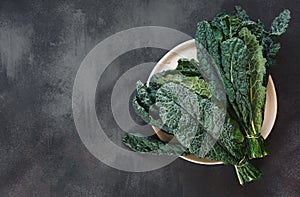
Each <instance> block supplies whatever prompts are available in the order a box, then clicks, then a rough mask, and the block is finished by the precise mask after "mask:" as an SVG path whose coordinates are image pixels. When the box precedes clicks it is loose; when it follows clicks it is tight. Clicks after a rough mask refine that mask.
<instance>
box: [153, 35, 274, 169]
mask: <svg viewBox="0 0 300 197" xmlns="http://www.w3.org/2000/svg"><path fill="white" fill-rule="evenodd" d="M196 54H197V51H196V45H195V40H194V39H193V40H188V41H186V42H183V43H181V44H179V45H177V46H176V47H175V48H173V49H172V50H171V51H169V52H168V53H167V54H166V55H165V56H164V57H162V58H161V59H160V61H159V62H158V63H157V64H156V66H155V67H154V68H153V70H152V72H151V74H150V76H149V78H148V82H149V80H150V78H151V76H152V75H153V74H155V73H158V72H161V71H163V70H169V69H175V68H176V66H177V60H178V59H180V58H188V59H192V58H193V59H197V55H196ZM276 115H277V97H276V91H275V86H274V83H273V80H272V77H271V76H270V77H269V81H268V85H267V95H266V105H265V113H264V121H263V125H262V130H261V135H262V136H263V138H264V139H266V138H267V137H268V136H269V134H270V133H271V130H272V128H273V125H274V123H275V119H276ZM153 129H154V131H155V132H156V134H157V135H158V137H159V138H160V139H161V140H165V141H167V140H170V139H171V136H170V135H167V134H165V133H163V132H161V131H160V130H159V129H158V128H156V127H153ZM181 158H183V159H185V160H188V161H190V162H194V163H197V164H205V165H216V164H223V162H221V161H212V160H208V159H204V158H198V157H195V156H194V155H188V156H181Z"/></svg>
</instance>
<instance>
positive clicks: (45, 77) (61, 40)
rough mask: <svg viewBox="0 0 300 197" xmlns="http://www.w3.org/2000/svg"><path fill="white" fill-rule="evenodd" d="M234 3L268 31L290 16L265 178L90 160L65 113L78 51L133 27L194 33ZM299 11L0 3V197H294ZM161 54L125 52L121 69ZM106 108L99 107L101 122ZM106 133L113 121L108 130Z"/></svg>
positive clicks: (275, 3) (196, 3) (277, 71)
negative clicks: (141, 169) (245, 180)
mask: <svg viewBox="0 0 300 197" xmlns="http://www.w3.org/2000/svg"><path fill="white" fill-rule="evenodd" d="M236 4H240V5H242V6H243V7H244V8H245V9H246V10H247V11H248V13H249V15H250V16H252V17H253V18H261V19H262V21H263V22H264V23H265V24H266V25H269V24H270V22H271V19H272V18H273V17H274V16H275V15H277V14H278V13H279V11H280V10H282V9H283V8H289V9H290V10H291V11H292V17H293V19H292V21H291V25H290V27H289V29H288V31H287V33H286V35H284V36H283V37H282V39H281V42H282V49H281V51H280V54H279V55H278V58H277V59H278V61H277V65H276V66H274V68H273V70H272V76H273V78H274V81H275V84H276V87H277V93H278V99H279V109H278V118H277V121H276V124H275V127H274V129H273V131H272V133H271V135H270V137H269V138H268V140H267V144H268V146H269V148H270V151H271V155H270V156H268V157H267V158H266V159H264V160H258V161H255V164H256V165H257V166H258V167H259V168H260V169H261V170H262V171H263V172H264V177H263V178H262V179H261V180H259V181H257V182H255V183H251V184H248V185H246V186H244V187H241V186H239V185H238V182H237V179H236V177H235V175H234V170H233V169H232V168H231V167H230V166H214V167H208V166H200V165H195V164H192V163H189V162H186V161H183V160H181V159H177V160H176V161H175V162H173V163H172V164H170V165H168V166H166V167H164V168H162V169H159V170H156V171H152V172H146V173H129V172H122V171H118V170H115V169H113V168H110V167H108V166H106V165H104V164H102V163H101V162H100V161H98V160H97V159H95V158H94V157H93V156H92V155H91V154H90V153H89V152H88V151H87V149H86V148H85V146H84V145H83V144H82V143H81V141H80V138H79V136H78V134H77V132H76V129H75V126H74V122H73V119H72V115H71V114H72V109H71V94H72V86H73V82H74V78H75V74H76V72H77V69H78V67H79V65H80V63H81V61H82V60H83V58H84V57H85V56H86V54H87V53H88V52H89V51H90V50H91V49H92V48H93V47H94V46H95V45H96V44H97V43H98V42H100V41H101V40H103V39H105V38H106V37H108V36H110V35H112V34H114V33H117V32H119V31H121V30H125V29H128V28H132V27H136V26H144V25H157V26H166V27H171V28H174V29H178V30H180V31H182V32H185V33H187V34H189V35H191V36H193V33H194V31H195V24H196V22H197V21H198V20H202V19H210V18H211V17H212V16H213V15H214V14H215V13H217V12H218V11H229V10H232V8H233V6H234V5H236ZM299 10H300V2H299V1H294V0H288V1H279V0H272V1H271V0H269V1H266V0H255V1H245V0H243V1H232V0H229V1H228V0H226V1H215V0H209V1H208V0H207V1H204V0H201V1H200V0H193V1H189V2H188V3H182V2H181V1H178V2H176V3H175V1H171V0H169V1H121V0H119V1H96V0H85V1H84V0H82V1H58V0H57V1H43V0H29V1H25V0H24V1H22V0H19V1H17V0H10V1H9V0H7V1H5V0H1V1H0V16H1V17H0V53H1V61H0V63H1V64H0V121H1V122H0V134H1V137H0V196H142V195H143V196H145V197H146V196H226V195H228V196H242V195H243V196H253V195H257V196H299V195H300V189H299V188H300V168H299V166H300V152H299V148H300V146H299V139H300V103H299V97H300V92H299V82H300V78H299V76H300V69H299V51H300V45H299V43H300V40H299V39H300V37H299V33H300V23H299V20H300V16H299ZM163 54H164V51H157V50H153V51H151V50H150V51H147V50H140V51H136V52H133V53H131V54H129V55H130V57H132V58H127V59H126V60H127V62H126V66H127V67H126V66H125V67H126V70H127V69H129V68H130V67H131V66H133V65H136V64H140V63H143V62H146V61H149V60H150V61H157V60H158V59H159V58H160V57H161V56H162V55H163ZM120 64H121V62H120V61H116V62H114V67H116V66H118V65H119V66H120ZM112 67H113V66H112ZM122 68H124V67H122ZM118 71H119V72H121V71H122V70H118ZM108 72H109V71H108ZM119 74H120V73H119ZM111 76H112V75H111ZM116 76H117V75H116ZM112 78H113V77H112ZM115 78H116V79H117V77H115ZM142 80H145V79H142ZM106 91H107V92H105V91H104V90H103V92H102V94H101V90H99V91H98V93H97V96H98V98H101V97H103V98H105V96H107V97H109V95H108V93H109V92H110V90H109V88H108V90H106ZM101 104H102V105H103V107H104V108H102V107H101V106H100V105H101ZM107 105H108V104H107V103H106V105H105V103H98V105H97V106H98V107H97V111H98V115H99V118H100V119H101V117H102V116H103V113H106V112H107V111H105V110H103V109H105V106H106V107H107ZM107 109H109V108H107ZM102 120H103V121H104V120H105V118H103V119H102ZM106 120H109V118H106ZM114 129H118V126H117V125H115V123H112V124H111V127H110V128H109V130H111V131H113V130H114ZM112 135H113V134H112Z"/></svg>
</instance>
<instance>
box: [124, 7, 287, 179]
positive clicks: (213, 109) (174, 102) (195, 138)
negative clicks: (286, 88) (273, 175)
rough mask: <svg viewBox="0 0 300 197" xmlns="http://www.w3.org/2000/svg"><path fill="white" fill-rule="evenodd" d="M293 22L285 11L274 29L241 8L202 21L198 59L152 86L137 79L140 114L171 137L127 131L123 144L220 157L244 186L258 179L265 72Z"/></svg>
mask: <svg viewBox="0 0 300 197" xmlns="http://www.w3.org/2000/svg"><path fill="white" fill-rule="evenodd" d="M289 20H290V12H289V11H288V10H284V11H282V12H281V13H280V14H279V16H278V17H276V18H275V19H274V20H273V22H272V25H271V28H270V30H269V31H268V30H266V28H265V27H264V25H263V24H262V22H261V21H260V20H257V21H252V20H251V19H250V17H249V16H248V15H247V13H246V11H245V10H243V9H242V8H241V7H239V6H236V7H235V11H234V12H233V13H232V14H227V13H221V14H218V15H216V16H215V17H214V18H213V19H212V21H200V22H199V23H198V24H197V30H196V34H195V44H196V48H197V60H198V61H196V60H194V59H192V60H188V59H185V58H182V59H179V60H178V64H177V67H176V69H174V70H166V71H163V72H159V73H156V74H154V75H153V76H152V77H151V79H150V81H149V83H148V85H146V84H143V83H142V82H140V81H138V82H137V86H136V90H137V95H136V97H134V98H133V100H132V104H133V109H134V111H135V112H136V114H137V115H138V116H140V117H141V118H142V119H143V120H144V121H145V122H146V123H148V124H150V125H152V126H155V127H157V128H159V129H161V131H163V132H164V133H166V134H169V135H170V136H171V137H173V138H172V140H171V141H169V142H164V141H162V140H161V139H159V138H158V136H157V135H152V136H141V135H137V134H130V133H128V134H126V135H125V136H124V137H123V139H122V140H123V143H124V144H125V145H126V146H127V147H129V148H130V149H132V150H134V151H136V152H140V153H147V154H155V155H170V156H183V155H190V154H192V155H195V156H196V157H199V158H206V159H210V160H221V161H223V162H224V164H230V165H233V166H234V167H235V171H236V174H237V177H238V180H239V182H240V184H241V185H243V184H244V183H245V182H250V181H253V180H257V179H258V178H260V177H261V176H262V173H261V172H260V171H259V170H258V169H257V168H256V167H254V166H253V165H252V164H251V163H250V162H249V159H252V158H260V157H264V156H266V155H267V154H268V149H267V147H266V145H265V143H264V139H263V138H262V136H261V126H262V123H263V112H264V107H265V97H266V85H267V78H268V75H269V69H270V67H271V66H272V65H273V64H274V62H275V56H276V54H277V53H278V51H279V49H280V44H279V39H278V38H279V36H280V35H282V34H283V33H284V32H285V31H286V29H287V26H288V23H289ZM227 101H228V104H229V105H228V106H226V105H225V104H226V102H227Z"/></svg>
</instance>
